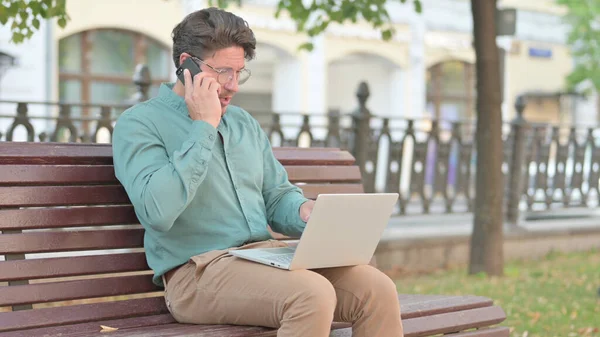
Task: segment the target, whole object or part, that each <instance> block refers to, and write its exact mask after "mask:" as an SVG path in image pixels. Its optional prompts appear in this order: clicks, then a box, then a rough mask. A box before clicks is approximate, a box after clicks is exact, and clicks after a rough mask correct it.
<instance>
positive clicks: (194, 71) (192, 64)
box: [175, 57, 202, 84]
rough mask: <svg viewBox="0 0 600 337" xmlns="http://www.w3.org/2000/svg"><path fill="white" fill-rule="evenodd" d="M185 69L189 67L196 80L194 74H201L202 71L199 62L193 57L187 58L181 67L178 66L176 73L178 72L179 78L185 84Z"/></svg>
mask: <svg viewBox="0 0 600 337" xmlns="http://www.w3.org/2000/svg"><path fill="white" fill-rule="evenodd" d="M184 69H189V71H190V74H191V75H192V81H193V80H194V76H196V74H199V73H200V72H201V71H202V70H201V69H200V67H199V66H198V64H197V63H196V62H195V61H194V60H192V58H191V57H188V58H186V59H185V61H183V63H182V64H181V66H179V68H177V71H176V72H175V74H177V78H179V80H180V81H181V83H183V84H185V77H184V76H183V70H184Z"/></svg>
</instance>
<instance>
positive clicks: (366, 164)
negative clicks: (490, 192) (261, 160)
mask: <svg viewBox="0 0 600 337" xmlns="http://www.w3.org/2000/svg"><path fill="white" fill-rule="evenodd" d="M136 85H137V86H138V88H140V90H147V88H144V87H143V86H140V84H139V83H136ZM137 97H141V98H140V99H139V100H144V99H146V97H145V95H138V96H137ZM368 98H369V90H368V86H367V84H366V83H361V85H360V86H359V89H358V91H357V101H358V102H357V109H356V110H355V111H354V112H353V113H351V114H341V113H340V112H339V111H329V112H328V113H326V114H323V115H310V114H300V113H295V114H292V113H286V114H277V113H265V112H252V111H250V113H252V114H253V115H254V117H255V118H256V119H257V120H258V121H259V122H260V123H261V125H262V127H263V129H264V130H265V131H266V132H267V133H268V135H269V137H270V139H271V141H272V144H273V146H301V147H323V146H325V147H339V148H343V149H348V150H350V151H351V152H352V154H353V155H354V156H355V157H356V159H357V162H358V164H359V165H360V167H361V171H362V173H363V184H364V186H365V190H366V191H368V192H373V191H387V192H398V193H399V194H400V200H399V203H398V213H399V214H421V213H459V212H471V211H472V207H473V198H474V197H475V182H474V179H475V167H476V166H475V160H476V156H477V153H476V148H475V146H474V139H475V122H474V121H447V120H432V119H427V118H423V119H408V118H402V117H381V116H376V115H373V114H371V112H370V111H369V110H368V109H367V107H366V102H367V100H368ZM133 103H134V102H133ZM131 104H132V102H130V103H129V104H116V105H89V104H88V105H83V104H63V103H48V102H37V103H36V102H7V101H0V141H40V142H47V141H53V142H83V143H86V142H103V143H109V142H110V141H111V136H112V130H113V126H114V123H115V121H116V119H117V118H118V115H119V114H120V113H121V112H122V111H124V110H125V109H127V108H128V107H129V106H131ZM525 104H526V102H525V98H523V97H520V98H519V99H518V100H517V102H516V107H515V108H516V112H517V114H516V116H517V117H516V118H515V119H514V120H512V121H505V122H504V123H503V125H502V126H501V127H502V130H503V140H504V151H503V153H502V156H503V167H502V171H503V173H504V177H503V179H504V181H505V184H504V185H505V186H506V189H505V196H506V198H505V200H506V219H507V221H508V222H511V223H516V222H517V221H518V218H519V212H520V211H521V210H524V209H527V210H544V209H551V208H566V207H596V206H597V205H598V199H599V198H598V196H599V195H600V189H599V180H600V133H599V132H600V126H592V127H589V126H588V127H584V126H565V125H549V124H534V123H528V122H527V121H526V119H525V118H524V116H523V111H524V110H525ZM32 111H36V113H31V112H32ZM84 112H85V113H84ZM48 115H54V116H56V117H48ZM84 116H85V117H84Z"/></svg>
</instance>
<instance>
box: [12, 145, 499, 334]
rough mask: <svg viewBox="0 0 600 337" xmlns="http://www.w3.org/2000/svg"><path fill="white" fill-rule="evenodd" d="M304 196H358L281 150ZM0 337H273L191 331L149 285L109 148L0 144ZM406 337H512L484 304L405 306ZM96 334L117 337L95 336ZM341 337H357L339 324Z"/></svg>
mask: <svg viewBox="0 0 600 337" xmlns="http://www.w3.org/2000/svg"><path fill="white" fill-rule="evenodd" d="M274 151H275V154H276V156H277V158H278V160H280V161H281V162H282V163H283V165H285V167H286V169H287V171H288V172H289V176H290V180H292V181H293V182H294V183H297V184H298V185H300V186H301V187H302V189H303V190H304V192H305V193H306V195H307V196H309V197H311V198H314V197H316V195H317V194H318V193H323V192H327V193H340V192H362V191H363V190H362V185H361V183H360V178H361V177H360V172H359V170H358V168H357V167H356V166H355V165H354V158H353V157H352V156H351V155H350V154H349V153H347V152H345V151H340V150H339V149H297V148H276V149H275V150H274ZM0 231H2V234H0V255H4V256H5V259H6V261H1V262H0V285H1V286H0V311H4V312H0V336H1V337H8V336H11V337H14V336H27V337H31V336H59V335H60V336H181V335H185V336H275V335H276V331H275V330H272V329H266V328H262V327H240V326H213V325H210V326H208V325H185V324H178V323H177V322H175V320H174V319H173V317H172V316H171V315H170V314H169V312H168V311H167V308H166V306H165V303H164V300H163V297H162V289H161V288H158V287H156V286H155V285H154V284H153V283H152V282H151V271H150V270H149V267H148V265H147V264H146V260H145V256H144V253H143V234H144V231H143V228H142V227H141V226H140V225H139V224H138V221H137V218H136V216H135V214H134V211H133V207H132V206H131V204H130V203H129V200H128V198H127V195H126V194H125V191H124V189H123V188H122V186H121V185H120V184H119V182H118V181H117V180H116V179H115V177H114V172H113V167H112V152H111V147H110V145H97V144H85V145H82V144H52V143H10V142H4V143H0ZM399 296H400V301H401V303H402V319H403V321H404V327H405V336H407V337H417V336H433V335H438V334H451V335H450V336H452V337H459V336H460V337H467V336H471V337H473V336H492V337H501V336H502V337H505V336H508V329H507V328H505V327H495V325H496V324H499V323H501V322H502V321H504V319H505V313H504V312H503V310H502V309H501V308H500V307H497V306H494V305H493V303H492V301H491V300H490V299H488V298H484V297H479V296H437V295H436V296H434V295H432V296H426V295H399ZM101 325H103V326H108V327H112V328H118V330H117V331H114V332H111V333H106V332H100V331H101ZM333 329H334V330H335V331H334V332H333V333H332V335H334V336H350V329H349V328H348V325H347V324H338V323H334V324H333Z"/></svg>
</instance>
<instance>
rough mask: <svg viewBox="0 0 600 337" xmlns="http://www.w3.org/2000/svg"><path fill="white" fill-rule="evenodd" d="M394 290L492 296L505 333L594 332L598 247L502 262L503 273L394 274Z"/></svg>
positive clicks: (598, 322) (599, 319) (533, 336)
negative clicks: (496, 275)
mask: <svg viewBox="0 0 600 337" xmlns="http://www.w3.org/2000/svg"><path fill="white" fill-rule="evenodd" d="M394 278H395V279H396V284H397V286H398V291H399V292H401V293H419V294H446V295H454V294H456V295H459V294H465V295H467V294H474V295H481V296H487V297H490V298H492V299H494V300H495V302H496V303H497V304H498V305H500V306H501V307H502V308H503V309H504V310H505V312H506V314H507V320H506V321H505V322H504V324H503V325H504V326H508V327H510V328H511V337H517V336H518V337H579V336H585V337H600V293H599V291H600V289H599V288H600V251H598V250H594V251H589V252H584V253H572V254H558V253H552V254H549V255H547V256H546V257H544V258H543V259H541V260H536V261H518V262H510V263H507V264H506V267H505V276H504V277H500V278H487V277H485V276H483V275H472V276H468V275H467V272H466V269H456V270H451V271H440V272H438V273H434V274H429V275H420V276H416V275H405V276H395V277H394Z"/></svg>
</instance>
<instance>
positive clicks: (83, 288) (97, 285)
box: [0, 275, 162, 306]
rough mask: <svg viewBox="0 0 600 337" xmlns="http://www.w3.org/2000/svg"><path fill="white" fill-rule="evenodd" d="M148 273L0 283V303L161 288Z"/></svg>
mask: <svg viewBox="0 0 600 337" xmlns="http://www.w3.org/2000/svg"><path fill="white" fill-rule="evenodd" d="M161 290H162V288H158V287H157V286H156V285H154V284H153V283H152V278H151V277H150V276H149V275H133V276H121V277H107V278H96V279H86V280H75V281H62V282H48V283H35V284H28V285H19V286H10V287H0V306H15V305H21V304H35V303H48V302H60V301H70V300H79V299H86V298H96V297H108V296H119V295H131V294H142V293H148V292H153V291H161Z"/></svg>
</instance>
